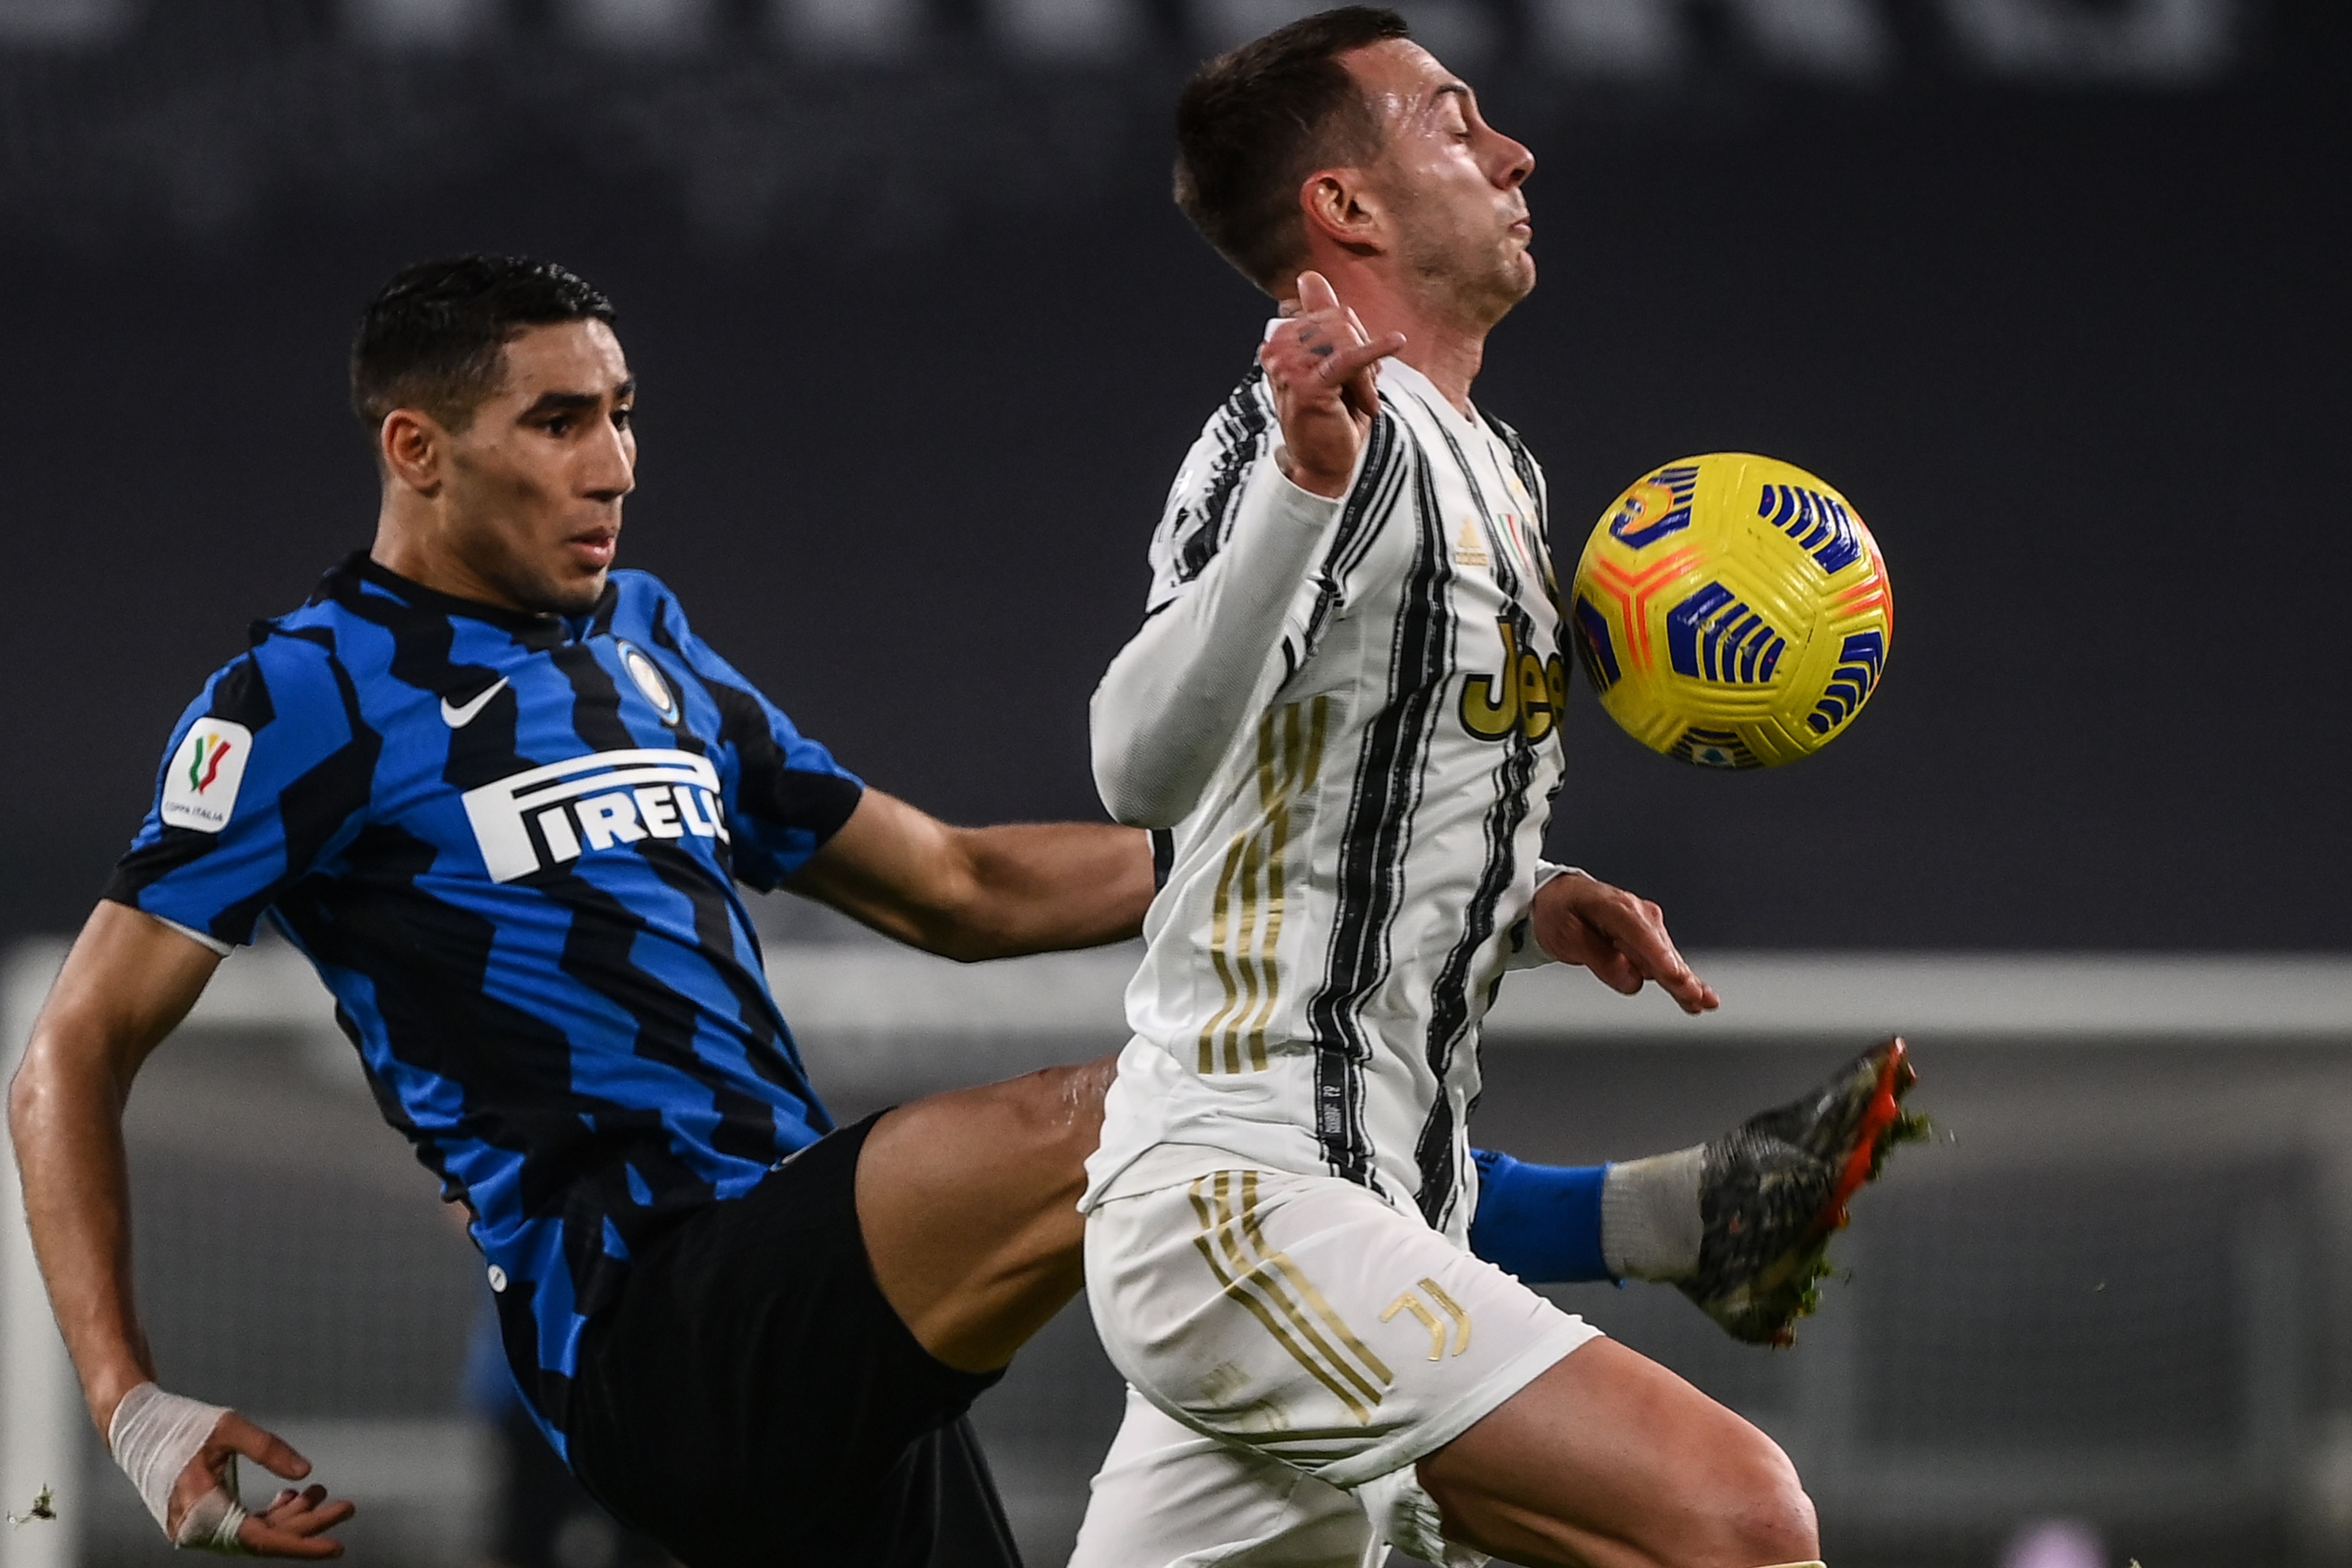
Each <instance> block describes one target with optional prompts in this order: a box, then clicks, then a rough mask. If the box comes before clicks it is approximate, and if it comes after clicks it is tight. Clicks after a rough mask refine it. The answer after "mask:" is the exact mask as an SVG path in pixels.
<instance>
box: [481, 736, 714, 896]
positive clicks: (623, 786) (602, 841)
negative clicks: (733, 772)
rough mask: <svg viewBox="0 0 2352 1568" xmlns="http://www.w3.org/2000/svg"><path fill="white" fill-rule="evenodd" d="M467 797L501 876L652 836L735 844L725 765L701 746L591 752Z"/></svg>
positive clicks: (492, 866)
mask: <svg viewBox="0 0 2352 1568" xmlns="http://www.w3.org/2000/svg"><path fill="white" fill-rule="evenodd" d="M459 798H460V799H461V800H463V801H464V803H465V806H466V819H467V821H468V822H470V823H472V824H473V826H474V842H475V843H476V844H477V845H478V847H480V849H481V851H482V864H483V865H484V866H485V867H486V868H488V871H489V873H490V880H492V881H493V882H511V881H513V880H514V879H516V878H518V877H527V876H529V875H530V873H531V872H533V871H538V870H542V869H544V868H549V867H552V866H559V865H562V864H563V863H564V862H566V861H569V860H576V859H578V858H580V857H581V855H583V853H586V852H589V851H592V850H597V849H611V848H614V847H616V846H619V845H624V844H636V843H641V842H643V841H644V840H646V839H648V838H685V837H698V838H716V839H717V840H719V842H720V843H722V844H723V843H725V842H727V824H726V821H725V819H724V813H723V812H722V811H721V809H720V806H719V771H718V770H717V769H716V768H714V767H712V766H711V765H710V759H709V758H708V757H705V756H700V755H698V754H697V753H695V752H677V751H667V750H648V751H626V752H590V753H589V754H588V755H586V756H584V757H574V758H572V760H571V761H570V762H568V763H548V764H547V765H546V766H545V767H538V768H529V769H526V770H525V771H523V772H521V773H514V774H511V775H509V777H506V778H503V779H500V780H499V782H498V783H496V784H484V785H482V786H481V787H480V788H478V789H469V790H467V792H466V793H465V794H464V795H462V796H460V797H459Z"/></svg>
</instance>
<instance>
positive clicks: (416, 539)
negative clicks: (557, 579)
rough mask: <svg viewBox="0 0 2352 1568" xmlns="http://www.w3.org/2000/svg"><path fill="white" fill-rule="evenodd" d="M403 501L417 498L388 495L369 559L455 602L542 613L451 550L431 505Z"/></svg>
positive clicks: (521, 612)
mask: <svg viewBox="0 0 2352 1568" xmlns="http://www.w3.org/2000/svg"><path fill="white" fill-rule="evenodd" d="M402 499H406V500H410V501H412V503H413V502H414V500H415V498H413V497H411V498H398V497H393V496H387V497H386V498H385V500H384V503H383V510H381V511H379V512H378V513H377V514H376V523H375V542H374V543H373V545H371V546H369V548H368V559H369V560H371V561H373V562H374V563H376V564H377V565H379V566H381V567H383V569H384V570H385V571H387V572H390V573H392V574H394V575H395V576H400V577H405V578H407V579H408V580H409V581H410V582H412V583H415V584H418V585H419V586H420V587H425V588H430V589H432V590H433V591H434V592H435V593H436V594H446V595H449V596H450V597H451V598H453V599H464V600H467V601H468V602H470V603H472V604H477V605H490V606H491V607H493V608H495V609H500V610H510V611H514V612H516V613H518V614H521V615H533V614H537V613H539V612H537V611H536V610H534V609H533V608H532V607H531V606H530V605H524V604H520V603H518V602H517V601H516V600H515V598H514V596H513V595H510V594H509V593H508V592H506V591H505V590H504V589H502V588H500V587H499V585H498V584H495V583H493V582H492V581H490V579H489V578H488V577H487V576H485V575H483V574H481V573H480V572H478V571H476V570H475V569H474V567H473V566H472V565H471V564H469V563H467V560H466V558H465V557H464V556H463V555H461V554H460V553H458V552H457V551H456V550H455V549H453V548H451V546H450V543H449V541H448V536H447V533H446V531H445V530H443V529H442V528H441V527H439V526H438V524H439V522H440V519H439V518H438V517H437V516H436V515H435V514H434V513H433V512H432V510H431V509H430V508H429V507H422V506H416V505H414V504H412V505H410V506H406V507H404V506H402V505H401V504H400V500H402Z"/></svg>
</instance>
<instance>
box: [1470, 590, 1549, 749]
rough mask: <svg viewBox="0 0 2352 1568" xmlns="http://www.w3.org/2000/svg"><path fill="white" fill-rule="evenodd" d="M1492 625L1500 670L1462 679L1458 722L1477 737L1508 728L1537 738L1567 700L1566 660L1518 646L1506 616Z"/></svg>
mask: <svg viewBox="0 0 2352 1568" xmlns="http://www.w3.org/2000/svg"><path fill="white" fill-rule="evenodd" d="M1495 629H1496V631H1499V632H1501V633H1502V634H1503V668H1502V673H1501V674H1499V675H1473V676H1468V677H1465V679H1464V680H1463V682H1462V727H1463V728H1464V729H1465V730H1467V731H1470V732H1471V733H1472V734H1473V735H1475V736H1477V737H1478V739H1480V740H1482V741H1499V740H1502V739H1504V738H1505V737H1506V736H1508V735H1510V734H1512V733H1514V732H1517V733H1518V734H1522V735H1525V736H1526V737H1527V738H1528V740H1530V741H1540V740H1542V739H1543V738H1544V737H1545V736H1546V735H1549V734H1550V733H1551V727H1552V720H1553V716H1554V715H1556V714H1558V713H1559V712H1561V711H1562V710H1565V709H1566V708H1567V706H1568V666H1567V664H1565V663H1564V662H1563V661H1562V660H1561V658H1560V657H1559V655H1558V654H1554V655H1552V656H1551V658H1549V660H1546V659H1542V658H1537V657H1536V653H1535V650H1534V649H1532V648H1524V647H1520V646H1519V634H1518V631H1517V628H1516V627H1514V626H1512V625H1511V623H1510V622H1509V621H1507V620H1497V621H1496V623H1495Z"/></svg>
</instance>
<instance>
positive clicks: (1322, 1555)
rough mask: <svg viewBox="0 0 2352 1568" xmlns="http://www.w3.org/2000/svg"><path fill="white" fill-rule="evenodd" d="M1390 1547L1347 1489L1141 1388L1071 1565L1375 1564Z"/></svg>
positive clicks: (1305, 1567)
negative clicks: (1180, 1416)
mask: <svg viewBox="0 0 2352 1568" xmlns="http://www.w3.org/2000/svg"><path fill="white" fill-rule="evenodd" d="M1381 1552H1382V1548H1381V1542H1380V1538H1379V1537H1378V1536H1377V1535H1376V1534H1375V1533H1374V1532H1373V1531H1372V1527H1371V1521H1370V1520H1369V1519H1368V1518H1366V1516H1365V1514H1364V1510H1362V1508H1360V1507H1359V1506H1358V1504H1357V1502H1356V1500H1355V1499H1354V1498H1352V1497H1350V1496H1349V1494H1348V1493H1346V1492H1343V1491H1341V1490H1340V1489H1339V1488H1337V1487H1333V1486H1328V1485H1326V1484H1325V1483H1324V1482H1322V1481H1318V1480H1317V1479H1315V1478H1314V1477H1312V1476H1309V1475H1307V1474H1305V1473H1304V1472H1302V1471H1299V1470H1296V1469H1293V1468H1291V1467H1290V1466H1288V1465H1285V1464H1282V1463H1279V1462H1278V1461H1276V1460H1274V1459H1270V1458H1266V1457H1265V1456H1264V1455H1262V1454H1258V1453H1255V1452H1253V1451H1251V1450H1249V1449H1246V1448H1243V1447H1237V1446H1235V1445H1234V1444H1230V1443H1223V1442H1220V1441H1218V1440H1217V1439H1216V1438H1213V1437H1206V1436H1202V1435H1201V1434H1200V1433H1198V1432H1195V1431H1193V1430H1192V1428H1191V1427H1189V1426H1182V1425H1181V1424H1180V1423H1178V1422H1176V1421H1175V1420H1173V1419H1171V1417H1169V1416H1168V1415H1164V1414H1162V1413H1161V1412H1160V1410H1159V1409H1158V1408H1157V1407H1155V1406H1154V1405H1152V1404H1151V1403H1150V1401H1149V1400H1147V1399H1145V1398H1144V1397H1143V1396H1142V1395H1141V1394H1138V1393H1136V1392H1135V1390H1133V1389H1132V1388H1130V1389H1129V1390H1128V1391H1127V1415H1126V1418H1125V1419H1124V1420H1123V1421H1121V1422H1120V1424H1119V1428H1118V1438H1117V1439H1116V1440H1115V1441H1114V1442H1113V1443H1112V1444H1111V1447H1110V1452H1109V1454H1108V1456H1106V1457H1105V1458H1104V1459H1103V1464H1102V1468H1101V1469H1100V1470H1099V1471H1097V1473H1096V1475H1095V1479H1094V1490H1093V1493H1092V1495H1091V1496H1090V1497H1089V1498H1088V1499H1087V1518H1086V1523H1085V1524H1084V1525H1083V1526H1082V1527H1081V1528H1080V1529H1079V1531H1078V1543H1077V1546H1076V1550H1074V1551H1073V1552H1072V1553H1071V1555H1070V1568H1374V1565H1375V1564H1376V1563H1378V1561H1379V1559H1380V1557H1381Z"/></svg>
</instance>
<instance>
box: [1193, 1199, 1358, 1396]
mask: <svg viewBox="0 0 2352 1568" xmlns="http://www.w3.org/2000/svg"><path fill="white" fill-rule="evenodd" d="M1236 1177H1238V1178H1239V1180H1238V1181H1235V1180H1234V1178H1236ZM1214 1180H1215V1184H1214V1185H1213V1186H1212V1187H1211V1189H1210V1193H1211V1195H1212V1197H1213V1198H1214V1199H1215V1201H1216V1204H1217V1207H1218V1211H1219V1214H1220V1215H1221V1216H1222V1217H1223V1225H1222V1226H1220V1227H1219V1232H1218V1236H1219V1239H1220V1240H1221V1241H1223V1244H1224V1247H1225V1251H1226V1258H1227V1261H1228V1262H1229V1263H1231V1264H1232V1265H1233V1267H1234V1269H1235V1270H1236V1271H1237V1278H1238V1279H1239V1281H1240V1282H1241V1283H1243V1284H1247V1285H1255V1287H1256V1288H1257V1289H1259V1290H1260V1291H1262V1292H1263V1293H1264V1294H1265V1299H1266V1300H1269V1301H1271V1302H1272V1303H1273V1304H1274V1306H1275V1307H1276V1309H1277V1310H1279V1311H1280V1312H1281V1313H1282V1315H1283V1317H1284V1318H1285V1319H1286V1321H1288V1322H1289V1324H1290V1326H1291V1329H1292V1330H1293V1331H1295V1332H1296V1333H1297V1335H1298V1336H1299V1338H1301V1339H1303V1340H1305V1341H1306V1342H1307V1344H1308V1345H1309V1346H1311V1347H1312V1348H1313V1349H1314V1350H1315V1351H1317V1352H1318V1353H1320V1355H1321V1356H1322V1357H1323V1363H1324V1364H1325V1365H1326V1366H1328V1368H1330V1370H1332V1371H1334V1372H1336V1373H1339V1374H1340V1375H1341V1376H1342V1377H1344V1378H1346V1379H1347V1380H1348V1381H1349V1383H1351V1384H1355V1386H1356V1388H1357V1389H1358V1390H1359V1391H1360V1392H1361V1393H1362V1394H1363V1395H1364V1397H1365V1398H1366V1399H1368V1400H1370V1402H1371V1403H1372V1404H1374V1405H1378V1404H1379V1403H1380V1402H1381V1394H1382V1392H1383V1390H1384V1389H1385V1387H1386V1385H1387V1384H1388V1383H1389V1382H1390V1381H1391V1379H1390V1376H1389V1373H1388V1369H1387V1368H1386V1367H1384V1366H1380V1365H1379V1363H1378V1362H1377V1361H1374V1362H1373V1365H1374V1366H1375V1367H1376V1368H1377V1369H1378V1372H1379V1376H1380V1380H1381V1386H1379V1387H1375V1386H1374V1385H1373V1384H1372V1383H1371V1381H1370V1379H1369V1378H1367V1377H1366V1376H1365V1375H1364V1374H1363V1373H1361V1372H1360V1371H1359V1370H1357V1369H1356V1368H1355V1367H1354V1366H1351V1365H1349V1362H1348V1358H1347V1357H1346V1356H1343V1355H1341V1354H1340V1353H1339V1351H1338V1350H1337V1349H1336V1348H1334V1347H1333V1345H1332V1344H1331V1342H1330V1341H1329V1340H1327V1339H1325V1338H1324V1337H1323V1334H1322V1332H1321V1331H1319V1330H1318V1329H1317V1328H1316V1326H1315V1323H1314V1322H1313V1321H1310V1319H1309V1318H1308V1315H1307V1311H1306V1310H1304V1309H1302V1308H1301V1306H1300V1305H1299V1302H1298V1301H1297V1300H1296V1299H1295V1298H1294V1297H1293V1296H1292V1294H1291V1292H1290V1289H1289V1285H1288V1281H1287V1279H1286V1276H1291V1277H1295V1278H1297V1279H1301V1280H1303V1279H1304V1278H1305V1276H1304V1275H1301V1274H1298V1273H1297V1264H1295V1263H1293V1262H1291V1260H1290V1258H1289V1257H1288V1256H1287V1255H1286V1254H1284V1253H1279V1252H1277V1253H1275V1254H1273V1255H1272V1256H1271V1257H1263V1256H1262V1257H1261V1258H1258V1259H1257V1260H1255V1261H1252V1260H1251V1258H1249V1256H1248V1254H1247V1253H1246V1252H1244V1249H1243V1247H1242V1241H1241V1237H1239V1236H1238V1235H1237V1234H1236V1233H1237V1231H1238V1230H1239V1229H1241V1228H1244V1227H1252V1228H1254V1226H1255V1216H1254V1215H1252V1214H1251V1211H1252V1210H1253V1209H1254V1208H1255V1206H1256V1204H1257V1173H1256V1172H1255V1171H1220V1172H1218V1173H1216V1177H1215V1179H1214ZM1236 1187H1238V1188H1239V1189H1240V1192H1241V1194H1242V1201H1241V1204H1240V1206H1239V1213H1238V1214H1236V1212H1235V1205H1234V1189H1235V1188H1236ZM1236 1219H1238V1220H1240V1222H1241V1224H1240V1226H1236V1225H1235V1223H1234V1222H1235V1220H1236ZM1261 1250H1262V1249H1261ZM1307 1289H1308V1290H1309V1291H1314V1287H1313V1286H1312V1285H1309V1286H1308V1287H1307ZM1314 1293H1315V1295H1316V1298H1317V1300H1320V1299H1321V1292H1319V1291H1315V1292H1314ZM1318 1316H1320V1317H1321V1318H1322V1319H1323V1320H1324V1321H1325V1323H1326V1325H1327V1326H1330V1327H1334V1328H1336V1329H1337V1330H1338V1331H1339V1335H1340V1336H1341V1337H1342V1338H1344V1339H1346V1340H1347V1341H1349V1342H1354V1341H1355V1336H1354V1335H1353V1334H1351V1333H1349V1332H1348V1329H1347V1325H1346V1324H1344V1323H1340V1322H1339V1320H1338V1317H1337V1315H1336V1314H1334V1313H1332V1312H1331V1310H1330V1309H1329V1308H1328V1307H1325V1308H1324V1309H1323V1310H1322V1311H1321V1312H1320V1313H1319V1314H1318ZM1359 1419H1361V1420H1363V1421H1365V1422H1366V1423H1368V1424H1369V1422H1370V1415H1369V1414H1366V1415H1362V1416H1360V1417H1359Z"/></svg>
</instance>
